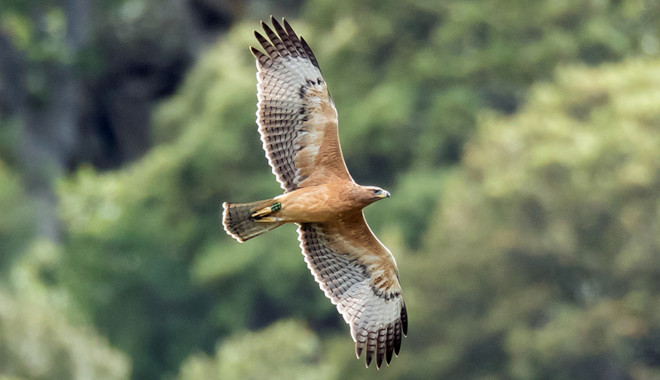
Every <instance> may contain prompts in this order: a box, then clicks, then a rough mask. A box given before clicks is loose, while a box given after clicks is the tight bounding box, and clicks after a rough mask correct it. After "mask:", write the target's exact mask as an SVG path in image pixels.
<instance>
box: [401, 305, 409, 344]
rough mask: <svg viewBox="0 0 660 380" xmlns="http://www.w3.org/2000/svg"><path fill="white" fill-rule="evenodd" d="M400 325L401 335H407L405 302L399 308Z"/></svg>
mask: <svg viewBox="0 0 660 380" xmlns="http://www.w3.org/2000/svg"><path fill="white" fill-rule="evenodd" d="M401 327H402V328H403V335H405V336H408V310H406V304H403V307H402V308H401Z"/></svg>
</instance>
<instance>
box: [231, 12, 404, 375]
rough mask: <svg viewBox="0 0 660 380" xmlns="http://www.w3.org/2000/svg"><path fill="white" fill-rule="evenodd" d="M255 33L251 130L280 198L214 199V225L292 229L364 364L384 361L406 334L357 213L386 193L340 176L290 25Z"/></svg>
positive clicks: (249, 230) (311, 75) (395, 276)
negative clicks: (219, 216)
mask: <svg viewBox="0 0 660 380" xmlns="http://www.w3.org/2000/svg"><path fill="white" fill-rule="evenodd" d="M271 24H272V28H271V27H270V26H269V25H267V24H266V23H264V22H263V21H262V22H261V27H262V28H263V30H264V32H265V35H266V37H264V36H263V35H262V34H260V33H259V32H257V31H255V32H254V34H255V36H256V38H257V41H258V42H259V44H260V45H261V47H262V48H263V50H264V51H260V50H259V49H256V48H254V47H251V48H250V49H251V51H252V54H253V55H254V58H255V59H256V63H257V69H258V73H257V79H258V84H257V90H258V91H257V97H258V110H257V124H258V125H259V133H260V135H261V141H262V142H263V148H264V150H265V151H266V156H267V157H268V163H269V164H270V166H271V167H272V170H273V174H275V177H276V178H277V181H278V182H279V183H280V185H281V187H282V189H283V190H284V193H283V194H281V195H278V196H276V197H274V198H272V199H268V200H263V201H257V202H251V203H227V202H225V203H223V205H222V206H223V209H224V211H223V225H224V228H225V230H226V231H227V233H228V234H229V235H231V236H232V237H234V238H235V239H236V240H238V241H239V242H244V241H246V240H248V239H251V238H253V237H255V236H258V235H261V234H262V233H264V232H267V231H269V230H272V229H273V228H276V227H279V226H281V225H282V224H284V223H296V224H297V225H298V240H299V241H300V248H301V249H302V252H303V255H304V258H305V261H306V262H307V266H308V267H309V269H310V270H311V272H312V274H313V275H314V278H315V279H316V281H317V282H318V284H319V286H320V288H321V289H322V290H323V292H324V293H325V295H326V296H327V297H328V298H329V299H330V301H331V302H332V303H333V304H335V305H336V306H337V310H338V311H339V313H340V314H341V315H342V316H343V317H344V320H345V321H346V323H347V324H349V325H350V329H351V336H352V338H353V341H355V353H356V356H357V357H358V358H359V357H360V355H361V353H362V352H363V351H364V352H365V360H366V366H367V367H368V366H369V364H370V363H371V362H372V359H375V363H376V367H377V368H380V366H381V364H382V363H383V361H384V360H385V362H386V363H387V364H388V365H389V363H390V361H391V360H392V355H393V354H396V355H398V354H399V349H400V347H401V340H402V337H403V336H404V335H405V334H406V333H407V330H408V316H407V313H406V305H405V303H404V302H403V298H402V295H401V285H400V284H399V273H398V269H397V266H396V262H395V260H394V257H393V256H392V254H391V253H390V251H389V250H388V249H387V248H386V247H385V246H384V245H383V244H382V243H381V242H380V241H379V240H378V238H376V236H375V235H374V234H373V232H372V231H371V229H370V228H369V226H368V225H367V222H366V221H365V219H364V215H363V213H362V209H363V208H364V207H366V206H368V205H370V204H371V203H374V202H376V201H378V200H381V199H384V198H387V197H389V196H390V194H389V193H388V192H387V191H385V190H383V189H381V188H379V187H375V186H360V185H358V184H357V183H355V181H353V178H352V177H351V175H350V174H349V173H348V169H347V168H346V164H345V163H344V158H343V156H342V152H341V148H340V146H339V136H338V132H337V110H336V109H335V106H334V102H333V101H332V98H331V97H330V94H329V92H328V88H327V87H326V83H325V80H324V79H323V76H322V75H321V70H320V68H319V64H318V62H317V60H316V58H315V57H314V54H313V53H312V50H311V49H310V47H309V45H308V44H307V43H306V42H305V40H304V39H303V38H302V37H299V36H298V35H296V33H295V32H294V31H293V29H292V28H291V26H290V25H289V23H288V22H287V21H286V20H284V19H282V23H281V24H280V23H279V22H278V21H277V20H276V19H274V18H273V17H272V16H271Z"/></svg>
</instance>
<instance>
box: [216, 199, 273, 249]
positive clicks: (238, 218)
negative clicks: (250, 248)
mask: <svg viewBox="0 0 660 380" xmlns="http://www.w3.org/2000/svg"><path fill="white" fill-rule="evenodd" d="M222 208H223V209H224V211H223V212H222V225H223V226H224V227H225V231H227V233H228V234H229V235H231V237H233V238H234V239H236V240H238V241H239V242H241V243H242V242H244V241H246V240H248V239H252V238H253V237H255V236H259V235H261V234H263V233H264V232H267V231H270V230H272V229H273V228H277V227H279V226H281V225H282V224H284V223H283V222H279V221H277V220H274V219H275V218H272V217H267V215H269V214H270V213H272V212H276V211H279V210H280V208H281V204H280V203H279V202H277V201H276V200H274V199H268V200H265V201H257V202H252V203H227V202H225V203H223V204H222Z"/></svg>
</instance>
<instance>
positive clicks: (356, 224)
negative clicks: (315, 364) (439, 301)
mask: <svg viewBox="0 0 660 380" xmlns="http://www.w3.org/2000/svg"><path fill="white" fill-rule="evenodd" d="M298 235H299V236H298V240H300V247H301V248H302V251H303V254H304V255H305V261H306V262H307V266H308V267H309V269H310V270H311V271H312V274H313V275H314V278H315V279H316V282H318V283H319V286H320V287H321V289H322V290H323V291H324V292H325V295H326V296H327V297H328V298H330V300H331V301H332V303H333V304H335V305H337V310H339V313H341V315H342V316H343V317H344V320H345V321H346V323H348V324H349V325H350V327H351V336H352V337H353V340H354V341H355V353H356V355H357V357H358V358H359V357H360V354H361V353H362V351H363V350H364V351H365V354H366V355H365V356H366V357H365V359H366V364H367V366H369V363H371V360H372V358H374V356H375V359H376V367H378V368H380V365H381V363H382V362H383V359H385V360H386V362H387V363H388V364H389V363H390V360H391V359H392V354H393V353H394V354H396V355H398V354H399V348H400V347H401V339H402V336H403V335H405V334H407V330H408V315H407V313H406V306H405V303H404V302H403V298H402V296H401V285H400V284H399V277H398V270H397V267H396V263H395V261H394V258H393V257H392V254H391V253H390V252H389V250H388V249H387V248H386V247H385V246H384V245H383V244H381V242H380V241H379V240H378V239H377V238H376V236H374V234H373V233H372V232H371V229H369V226H368V225H367V223H366V221H365V220H364V217H363V215H362V212H361V211H359V212H357V213H355V214H354V215H353V216H352V217H349V218H345V219H344V220H342V221H338V222H333V223H302V224H300V225H299V227H298Z"/></svg>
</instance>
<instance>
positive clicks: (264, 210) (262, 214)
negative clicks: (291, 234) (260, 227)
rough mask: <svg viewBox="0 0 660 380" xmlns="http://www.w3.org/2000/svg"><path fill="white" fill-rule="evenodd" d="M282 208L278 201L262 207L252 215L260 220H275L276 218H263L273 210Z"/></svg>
mask: <svg viewBox="0 0 660 380" xmlns="http://www.w3.org/2000/svg"><path fill="white" fill-rule="evenodd" d="M281 209H282V204H281V203H280V202H277V203H274V204H272V205H270V206H268V207H264V208H262V209H261V210H258V211H257V212H255V213H254V214H252V217H253V218H254V219H257V220H258V221H260V222H277V221H278V220H275V219H277V218H264V217H265V216H267V215H270V214H271V213H273V212H276V211H280V210H281Z"/></svg>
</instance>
